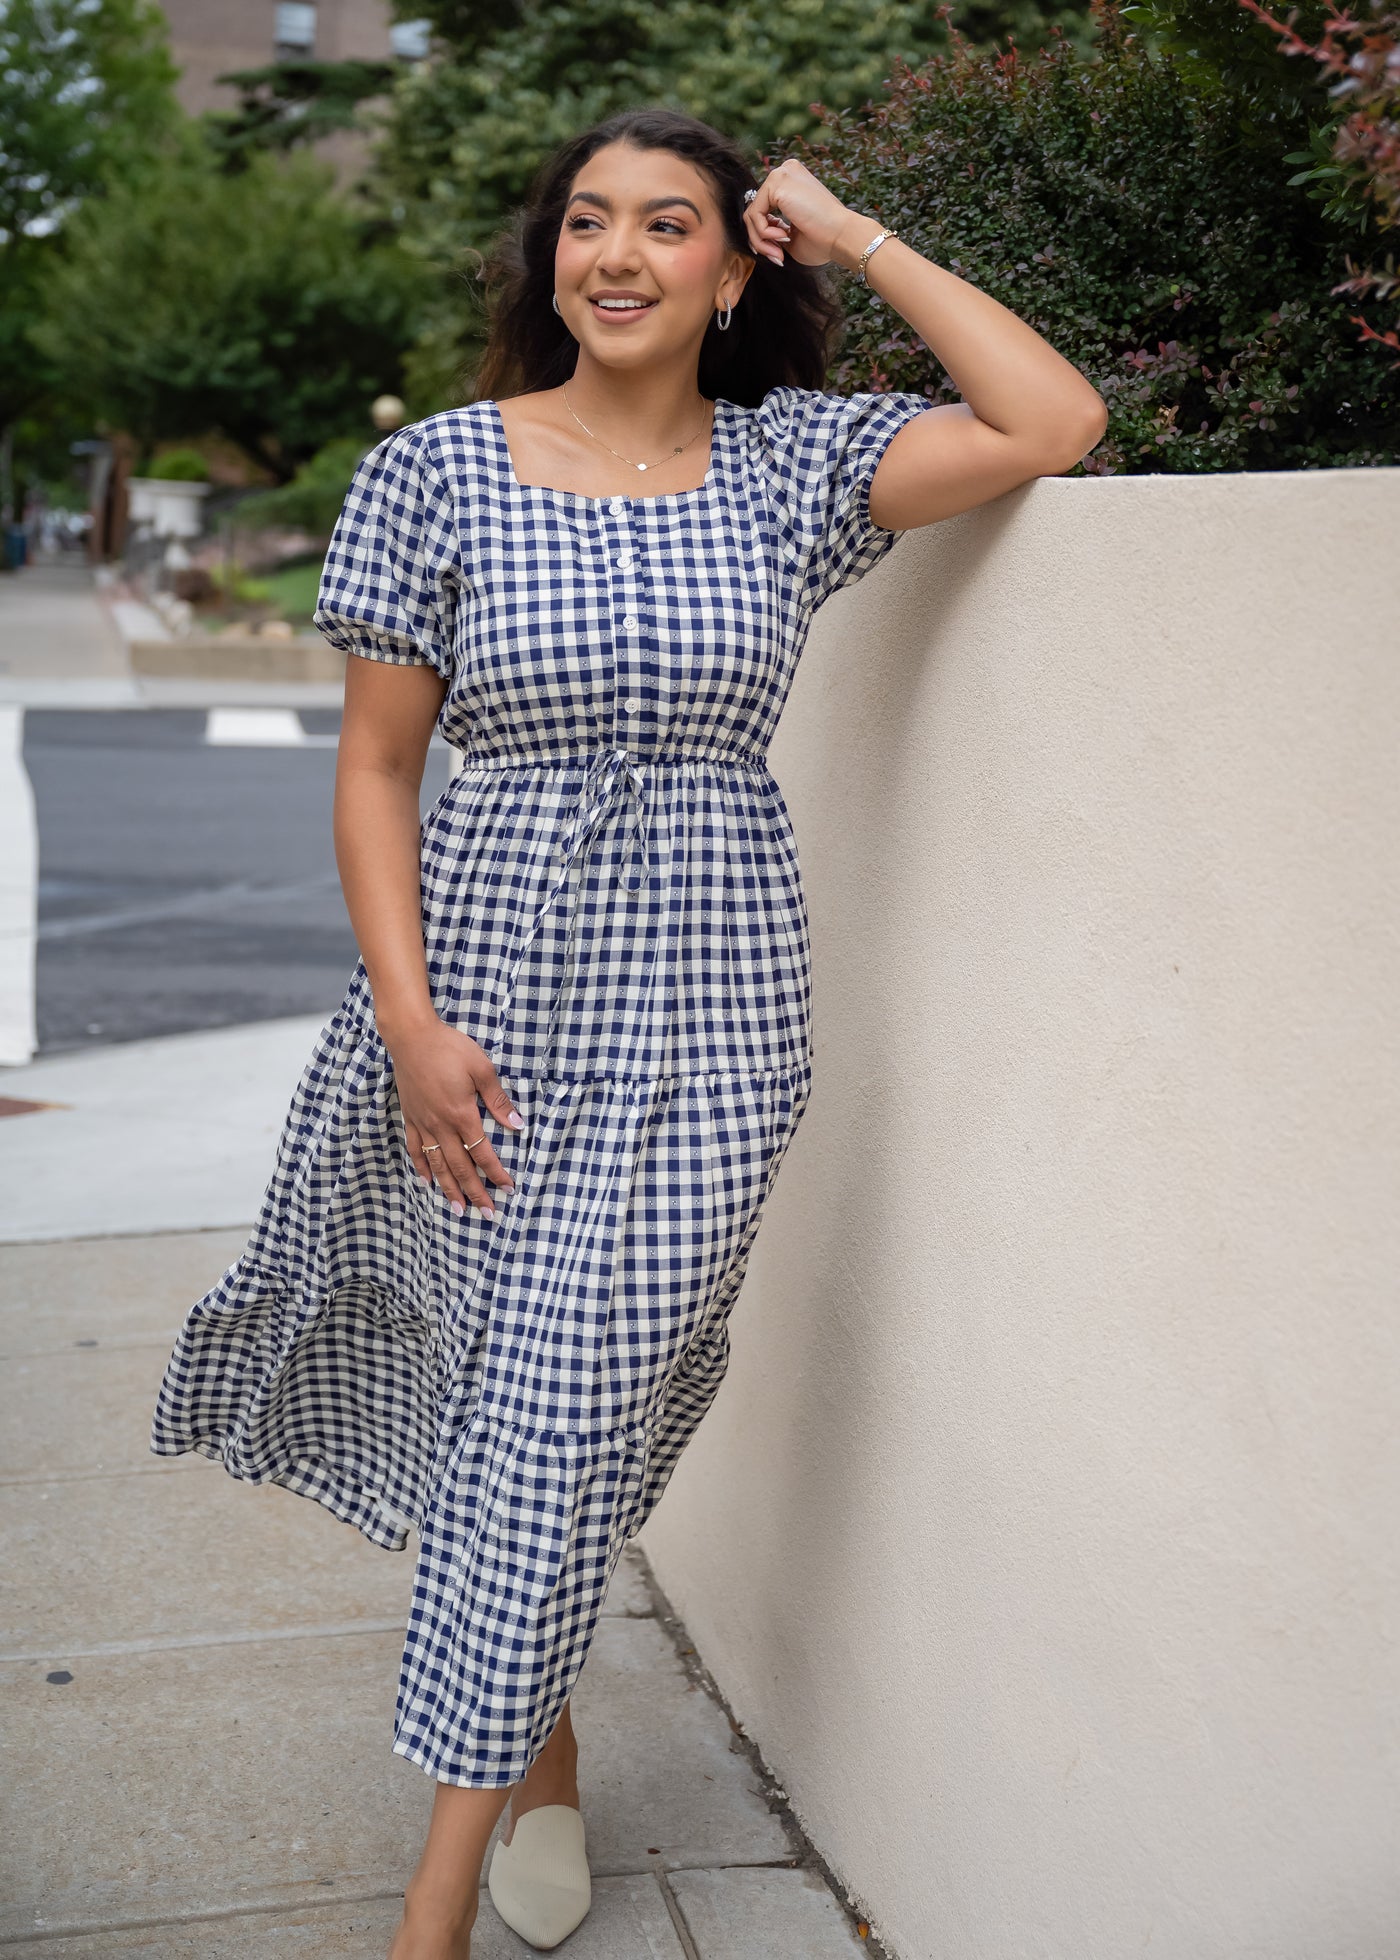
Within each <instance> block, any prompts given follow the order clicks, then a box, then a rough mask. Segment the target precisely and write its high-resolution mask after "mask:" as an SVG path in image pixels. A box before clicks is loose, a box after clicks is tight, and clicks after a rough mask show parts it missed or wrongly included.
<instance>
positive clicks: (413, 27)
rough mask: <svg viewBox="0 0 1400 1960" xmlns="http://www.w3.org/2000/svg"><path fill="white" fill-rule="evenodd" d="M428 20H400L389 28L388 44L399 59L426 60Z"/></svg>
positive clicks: (429, 31) (430, 23) (430, 28)
mask: <svg viewBox="0 0 1400 1960" xmlns="http://www.w3.org/2000/svg"><path fill="white" fill-rule="evenodd" d="M432 26H433V23H432V22H431V21H430V20H400V21H396V22H395V23H394V25H393V26H392V27H391V28H390V29H389V46H390V47H391V48H392V49H393V51H394V53H395V54H396V55H397V56H398V58H399V60H400V61H426V60H427V58H428V37H429V35H430V34H431V32H432Z"/></svg>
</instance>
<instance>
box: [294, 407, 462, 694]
mask: <svg viewBox="0 0 1400 1960" xmlns="http://www.w3.org/2000/svg"><path fill="white" fill-rule="evenodd" d="M422 452H423V434H422V430H421V428H420V427H419V426H418V425H417V424H410V425H409V426H408V427H407V428H405V429H395V430H394V432H393V433H392V434H391V435H388V436H386V437H385V438H384V440H383V441H382V442H381V443H379V444H377V445H376V447H375V448H373V449H371V450H370V451H369V452H368V453H367V454H366V455H364V456H362V457H361V459H360V461H359V463H358V464H357V465H356V469H355V474H354V476H353V478H352V479H351V482H350V488H349V489H348V490H347V491H346V493H345V501H344V503H343V504H342V506H341V510H340V515H339V517H338V518H337V519H336V524H335V530H334V532H333V533H332V535H331V541H330V544H329V546H328V547H327V550H326V559H325V563H324V565H323V566H322V568H321V582H320V588H319V591H318V593H317V598H316V610H315V612H314V613H313V614H312V624H313V625H314V626H315V627H316V628H317V629H318V630H319V631H320V632H321V633H322V635H323V636H324V637H325V638H326V639H327V640H329V641H330V643H331V645H332V646H334V647H339V648H340V649H341V651H342V652H344V653H357V654H360V655H362V656H363V657H364V658H366V659H369V660H388V661H392V662H394V663H396V664H398V665H400V666H429V667H433V668H436V670H437V672H438V673H439V674H441V675H442V677H443V679H444V680H446V681H451V679H452V676H453V669H454V655H453V629H454V622H455V614H456V601H457V591H458V586H459V580H458V578H457V576H456V567H457V565H458V562H459V555H460V541H459V537H458V529H457V525H456V522H455V519H454V514H453V507H452V497H451V493H450V491H449V489H448V486H447V484H446V483H445V482H444V481H443V479H442V477H441V476H440V475H439V473H438V472H437V471H436V470H435V469H434V468H433V466H432V464H431V463H430V462H428V461H427V460H426V459H425V458H424V456H423V453H422Z"/></svg>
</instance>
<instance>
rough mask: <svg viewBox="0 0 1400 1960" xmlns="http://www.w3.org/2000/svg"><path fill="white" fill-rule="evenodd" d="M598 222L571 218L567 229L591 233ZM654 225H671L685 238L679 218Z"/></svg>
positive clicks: (668, 219) (658, 220)
mask: <svg viewBox="0 0 1400 1960" xmlns="http://www.w3.org/2000/svg"><path fill="white" fill-rule="evenodd" d="M596 222H597V221H596V219H593V218H570V219H569V220H568V224H567V227H566V229H567V230H569V231H582V230H583V229H584V227H585V226H586V227H587V228H588V229H589V230H590V231H591V230H592V228H593V226H594V224H595V223H596ZM654 223H655V224H658V225H669V226H670V227H671V230H672V231H673V232H675V233H677V234H678V235H679V236H680V237H682V238H683V237H684V236H685V226H684V225H683V224H682V223H681V221H680V220H679V218H657V219H655V220H654Z"/></svg>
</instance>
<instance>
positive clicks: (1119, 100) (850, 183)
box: [796, 0, 1400, 474]
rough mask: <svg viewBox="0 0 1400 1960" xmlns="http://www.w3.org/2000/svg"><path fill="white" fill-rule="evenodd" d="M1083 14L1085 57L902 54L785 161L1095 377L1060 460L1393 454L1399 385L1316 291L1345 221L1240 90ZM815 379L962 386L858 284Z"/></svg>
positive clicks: (1119, 26) (1156, 465)
mask: <svg viewBox="0 0 1400 1960" xmlns="http://www.w3.org/2000/svg"><path fill="white" fill-rule="evenodd" d="M1231 4H1234V0H1231ZM1095 13H1096V16H1097V18H1098V19H1099V22H1100V26H1101V30H1102V31H1101V36H1100V40H1099V42H1098V44H1097V48H1096V51H1095V54H1094V56H1093V57H1092V58H1090V59H1087V60H1086V59H1085V58H1084V57H1083V56H1081V55H1080V54H1078V53H1077V52H1076V51H1075V50H1074V48H1073V47H1072V46H1071V45H1070V44H1069V43H1068V42H1067V41H1066V40H1065V39H1064V37H1063V36H1061V35H1059V34H1058V33H1057V32H1055V31H1054V30H1053V29H1052V31H1051V34H1050V37H1049V40H1048V42H1047V44H1046V46H1045V47H1044V48H1042V49H1041V50H1040V51H1039V53H1038V54H1037V55H1035V56H1031V57H1028V56H1026V55H1024V54H1022V53H1020V52H1019V51H1018V50H1016V49H1015V48H1014V47H1013V48H1011V49H1009V50H1008V51H1006V52H1005V53H1001V54H992V55H988V54H985V53H982V52H979V51H977V50H975V49H974V48H973V47H972V46H971V44H969V43H968V42H966V41H965V40H964V39H963V38H962V37H961V36H960V35H957V34H956V33H955V35H954V43H953V47H952V50H951V52H950V53H949V54H948V55H940V56H935V57H934V59H933V60H931V61H929V62H927V63H925V64H923V65H922V66H920V67H918V68H913V67H909V66H908V65H906V64H903V63H901V64H899V66H898V68H897V70H896V72H895V74H894V75H893V77H892V78H891V85H890V87H889V90H888V92H887V94H886V95H885V97H884V99H883V100H882V101H881V102H879V103H878V104H876V105H874V106H873V107H872V108H871V109H869V110H868V111H867V112H865V113H862V114H855V113H852V112H846V113H842V114H835V113H832V114H825V115H824V116H823V121H824V124H825V132H824V134H823V135H822V137H821V138H819V139H817V140H815V141H814V142H813V143H811V144H808V145H803V146H801V147H800V148H799V149H798V151H797V152H796V153H797V154H801V155H802V156H803V159H804V161H805V162H806V163H807V164H808V166H809V167H810V168H811V169H812V170H814V171H815V172H816V174H817V175H818V176H820V177H821V178H822V180H823V181H824V182H825V183H827V184H829V185H830V186H831V188H832V189H833V190H835V191H836V193H837V194H838V196H840V197H841V198H842V199H843V200H844V201H845V202H846V203H848V204H850V205H852V206H853V207H854V208H855V209H857V210H860V211H862V212H867V213H869V214H870V215H872V216H873V217H875V218H877V219H878V220H879V222H881V223H882V224H886V225H894V226H896V227H897V228H898V229H899V231H900V233H901V235H902V236H903V237H904V238H906V239H907V240H909V241H910V242H911V243H912V244H913V245H914V246H915V247H916V248H917V249H918V250H919V251H921V252H923V253H924V254H926V255H927V256H928V257H930V258H932V259H933V260H935V261H936V262H937V263H939V264H942V265H945V266H947V267H948V268H949V270H950V271H952V272H955V273H957V274H958V275H959V276H960V277H963V278H966V279H968V280H970V281H971V282H972V284H974V285H976V286H978V287H980V288H981V289H982V290H983V291H985V292H988V293H990V294H991V295H992V296H993V297H994V298H996V299H998V300H1000V301H1001V302H1002V303H1003V304H1004V305H1006V306H1008V307H1010V308H1011V309H1012V311H1014V312H1015V313H1017V314H1019V315H1020V316H1021V317H1022V318H1023V319H1026V320H1028V321H1029V322H1030V324H1031V325H1032V326H1034V327H1035V328H1036V329H1037V331H1038V332H1040V333H1042V334H1044V335H1045V337H1046V338H1047V339H1048V340H1049V341H1050V342H1051V344H1052V345H1053V346H1054V347H1055V348H1056V349H1057V350H1058V351H1059V352H1060V353H1062V354H1063V355H1064V356H1065V358H1066V359H1067V360H1070V361H1072V362H1073V363H1074V364H1075V366H1076V367H1078V368H1079V369H1080V371H1081V372H1082V373H1083V374H1084V375H1085V376H1086V378H1087V379H1089V380H1090V381H1092V382H1093V384H1094V386H1095V387H1096V388H1097V389H1098V390H1099V392H1100V394H1102V396H1103V397H1104V400H1105V402H1106V403H1107V405H1108V408H1109V425H1108V429H1107V432H1106V433H1105V436H1104V438H1103V440H1102V442H1100V444H1099V445H1098V447H1097V449H1095V450H1094V451H1093V452H1092V454H1091V455H1090V456H1089V457H1088V458H1087V459H1086V460H1085V462H1084V463H1083V464H1080V465H1076V470H1086V471H1087V472H1088V473H1091V474H1112V473H1138V472H1163V471H1166V472H1175V473H1181V472H1197V471H1211V470H1278V469H1315V468H1334V467H1339V466H1342V465H1360V464H1391V463H1395V462H1396V461H1397V460H1400V388H1397V385H1396V380H1395V376H1394V374H1393V372H1392V371H1391V370H1390V367H1389V365H1388V363H1387V362H1386V361H1383V360H1380V359H1378V358H1377V356H1376V352H1375V349H1374V347H1368V346H1366V345H1364V344H1362V343H1361V342H1359V341H1358V337H1357V333H1356V329H1355V326H1354V325H1353V324H1352V322H1351V319H1350V317H1349V316H1350V314H1351V312H1352V306H1351V305H1350V304H1349V303H1348V302H1347V300H1346V299H1345V298H1344V297H1338V296H1335V295H1333V293H1332V291H1331V288H1332V287H1333V285H1334V284H1335V283H1336V280H1337V272H1338V266H1339V262H1340V261H1341V259H1342V256H1343V254H1344V251H1345V248H1346V246H1347V245H1348V243H1350V242H1353V241H1354V234H1351V233H1348V232H1347V231H1346V230H1345V229H1344V228H1339V224H1338V221H1336V220H1335V219H1331V218H1329V217H1328V215H1327V214H1326V213H1320V212H1319V211H1318V209H1317V206H1316V204H1315V202H1314V201H1313V200H1311V199H1310V198H1309V197H1308V195H1307V193H1306V189H1305V188H1303V187H1300V186H1298V185H1297V184H1290V183H1289V181H1288V178H1289V175H1290V174H1291V168H1288V167H1284V166H1283V165H1282V164H1281V163H1280V164H1279V165H1278V166H1275V165H1274V163H1273V161H1272V158H1271V156H1270V155H1269V154H1268V148H1267V145H1261V144H1260V142H1259V138H1258V135H1257V128H1258V120H1257V118H1258V109H1257V95H1252V96H1251V97H1250V99H1249V102H1248V104H1245V103H1243V102H1241V103H1236V101H1235V98H1234V96H1233V95H1232V92H1231V90H1232V84H1231V83H1230V82H1229V81H1228V79H1226V78H1223V77H1222V78H1221V80H1220V82H1219V84H1218V86H1210V87H1204V86H1202V85H1201V82H1200V79H1199V76H1197V77H1196V78H1195V79H1194V80H1191V81H1188V79H1187V77H1186V75H1185V74H1184V73H1183V71H1182V68H1181V67H1180V66H1179V65H1178V62H1177V60H1176V58H1175V57H1174V56H1173V55H1172V53H1171V52H1170V51H1169V50H1167V51H1163V52H1160V53H1154V52H1152V51H1150V50H1149V48H1148V47H1147V45H1146V43H1145V42H1144V41H1143V39H1142V38H1141V37H1139V36H1138V35H1136V34H1135V33H1133V32H1131V31H1130V30H1129V29H1128V28H1127V26H1126V24H1125V23H1124V21H1123V20H1122V18H1121V16H1120V15H1119V12H1118V8H1117V7H1116V6H1115V5H1113V4H1110V0H1100V3H1099V4H1096V6H1095ZM1246 106H1247V107H1248V108H1249V109H1250V115H1249V117H1248V118H1247V120H1248V121H1249V124H1250V129H1251V137H1250V140H1249V141H1248V142H1246V141H1245V140H1243V138H1242V136H1241V133H1240V130H1241V126H1242V124H1243V122H1244V121H1245V120H1246V118H1245V117H1244V114H1243V111H1244V108H1245V107H1246ZM1237 109H1239V110H1240V112H1241V114H1240V116H1239V117H1238V118H1237V116H1236V110H1237ZM1287 140H1288V138H1287V137H1286V136H1282V139H1281V141H1280V145H1279V147H1280V149H1282V148H1283V147H1284V146H1285V145H1286V142H1287ZM1261 152H1262V153H1261ZM831 385H832V386H834V387H838V388H843V389H849V388H852V387H876V388H912V389H921V390H923V391H925V392H927V393H929V394H930V395H931V396H932V397H933V398H934V399H935V400H948V401H952V400H957V399H958V398H959V397H958V391H957V390H956V388H955V387H954V386H953V385H952V383H951V382H950V381H949V380H948V379H947V378H946V376H944V375H943V372H942V370H941V369H940V368H939V366H938V363H937V362H936V361H935V360H934V359H933V357H932V356H931V355H930V353H929V352H928V351H927V350H926V349H925V348H924V347H923V345H922V343H921V342H920V341H919V340H918V338H917V336H916V335H915V334H914V332H913V330H912V329H911V328H910V327H908V326H907V325H906V324H905V322H904V321H903V320H902V319H901V318H899V317H898V316H897V315H892V313H891V310H890V309H889V308H887V307H885V306H882V305H881V304H880V302H879V301H878V299H877V298H876V296H875V295H874V294H873V293H871V292H870V291H868V290H867V289H864V288H861V287H858V286H855V285H852V287H851V291H850V320H849V325H848V330H847V336H846V342H845V345H844V348H843V351H842V354H841V357H840V360H839V362H838V363H837V364H836V367H835V370H834V372H833V375H832V377H831Z"/></svg>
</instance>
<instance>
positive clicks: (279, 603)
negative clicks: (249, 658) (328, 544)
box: [245, 554, 322, 633]
mask: <svg viewBox="0 0 1400 1960" xmlns="http://www.w3.org/2000/svg"><path fill="white" fill-rule="evenodd" d="M321 565H322V558H321V555H320V554H318V555H317V556H316V557H314V558H307V559H304V560H299V561H298V562H296V563H294V564H291V565H283V566H282V567H281V569H280V570H279V571H276V572H271V573H267V574H264V575H262V576H260V577H258V578H256V579H250V580H249V581H248V584H247V587H246V588H245V589H246V590H247V591H248V594H249V596H250V597H252V596H253V594H254V593H256V594H257V596H258V597H259V598H264V599H268V600H270V601H271V603H272V604H273V605H274V606H276V608H277V610H278V611H279V612H280V613H281V615H282V617H283V619H286V620H289V621H290V622H291V624H292V625H293V626H295V627H296V629H297V631H298V632H299V633H300V632H307V631H309V630H310V627H311V615H312V613H313V612H314V611H315V610H316V593H317V590H318V588H319V586H320V583H321Z"/></svg>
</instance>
